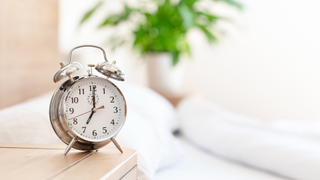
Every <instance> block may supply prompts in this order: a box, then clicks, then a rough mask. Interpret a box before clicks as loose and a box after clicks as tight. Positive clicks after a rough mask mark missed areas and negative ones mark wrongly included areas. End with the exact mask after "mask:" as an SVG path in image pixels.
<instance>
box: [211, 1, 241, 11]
mask: <svg viewBox="0 0 320 180" xmlns="http://www.w3.org/2000/svg"><path fill="white" fill-rule="evenodd" d="M215 1H220V2H225V3H227V4H230V5H232V6H234V7H236V8H238V9H243V5H242V4H241V3H239V2H237V1H234V0H215Z"/></svg>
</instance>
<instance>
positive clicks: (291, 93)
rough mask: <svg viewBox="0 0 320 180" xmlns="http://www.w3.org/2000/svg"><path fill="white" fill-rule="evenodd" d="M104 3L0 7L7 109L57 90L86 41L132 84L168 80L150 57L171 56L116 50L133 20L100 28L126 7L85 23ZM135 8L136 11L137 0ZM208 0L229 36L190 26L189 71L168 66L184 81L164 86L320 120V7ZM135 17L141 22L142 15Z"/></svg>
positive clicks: (35, 2) (259, 111) (275, 115)
mask: <svg viewBox="0 0 320 180" xmlns="http://www.w3.org/2000/svg"><path fill="white" fill-rule="evenodd" d="M98 2H100V1H96V0H92V1H85V0H64V1H57V0H47V1H40V0H28V1H21V0H13V1H6V0H1V1H0V3H1V4H0V42H1V43H0V73H1V78H0V94H1V95H0V108H4V107H7V106H9V105H13V104H16V103H19V102H21V101H23V100H26V99H27V98H30V97H34V96H37V95H39V94H41V93H43V92H46V91H48V90H51V89H54V88H56V87H57V86H58V85H57V84H54V83H53V82H52V76H53V74H54V72H55V71H57V70H58V68H59V62H61V61H66V60H67V56H68V53H69V51H70V49H72V48H73V47H75V46H78V45H83V44H94V45H99V46H102V47H103V48H105V49H106V51H107V56H108V58H109V60H111V61H112V60H116V61H117V65H118V66H120V67H121V68H122V69H123V70H124V71H125V72H126V76H127V81H128V82H133V83H138V84H143V85H146V86H148V85H150V83H149V82H148V79H149V80H150V76H155V77H153V78H155V80H152V81H153V82H158V81H163V79H161V78H162V76H161V75H151V74H150V69H152V68H153V67H154V65H150V63H149V62H148V61H152V60H151V59H156V58H160V59H161V58H162V59H169V61H170V62H171V59H170V56H169V57H148V56H146V55H141V53H139V51H136V50H134V49H133V48H132V45H131V44H130V43H126V44H124V45H123V46H119V47H116V48H115V49H114V50H112V46H113V45H114V44H112V43H110V41H108V39H109V38H110V37H112V36H114V35H115V34H116V35H120V36H124V37H126V36H125V35H128V39H129V41H130V38H132V36H130V32H131V29H133V28H134V27H135V26H134V25H132V23H131V24H130V23H122V24H119V25H117V28H116V27H111V26H110V27H109V26H106V27H103V28H98V26H99V25H100V24H101V23H102V22H103V21H104V20H105V19H106V17H108V16H110V15H112V14H119V13H120V14H121V13H122V12H123V9H124V8H123V1H105V3H104V4H103V5H101V7H99V8H98V9H96V11H95V12H94V14H92V16H91V17H90V18H89V19H88V20H87V21H86V22H85V23H83V24H82V25H81V26H80V22H81V20H82V19H83V17H84V15H85V14H86V13H87V12H88V11H90V10H91V9H92V8H93V7H95V6H96V4H97V3H98ZM125 2H126V3H127V4H129V5H130V6H131V7H135V6H136V3H137V2H136V1H134V0H126V1H125ZM230 2H233V1H230ZM172 3H173V4H174V3H178V1H172ZM204 3H208V4H204V6H205V7H207V8H208V9H209V10H210V12H212V13H213V14H215V15H217V16H222V17H225V18H226V19H227V20H221V21H220V20H219V21H217V22H215V28H216V29H219V30H221V33H220V36H219V38H218V39H219V40H218V41H214V42H213V43H208V38H207V36H206V35H205V34H204V33H203V32H202V31H201V30H199V28H190V30H188V32H187V33H186V40H187V42H188V43H189V46H190V53H191V56H187V55H185V54H183V53H182V54H181V56H180V57H179V62H178V64H177V65H176V66H175V67H178V68H179V70H178V71H181V72H171V71H172V69H170V68H169V69H168V67H163V68H164V69H165V68H167V70H162V69H160V70H161V72H163V76H167V75H168V76H169V79H170V77H171V78H172V79H175V80H174V81H173V82H169V80H168V83H167V85H165V86H169V87H173V89H172V90H170V91H167V90H168V89H167V88H164V89H161V87H160V89H156V90H157V91H158V92H160V93H161V94H163V95H165V96H166V97H168V98H169V99H170V98H176V99H178V100H179V99H181V98H183V97H186V96H189V95H195V94H196V95H197V96H202V97H204V98H206V99H209V100H211V101H213V102H215V103H217V104H219V105H221V106H223V107H224V108H227V109H229V110H231V111H233V112H236V113H240V114H243V115H247V116H251V117H254V118H259V119H262V120H265V121H272V120H275V119H292V120H296V119H306V120H318V119H319V115H320V114H319V109H320V96H319V92H320V74H319V71H318V69H319V68H320V53H319V50H318V49H317V48H318V43H319V42H320V34H319V32H320V25H319V23H317V22H318V17H319V16H320V11H318V9H317V8H318V7H319V6H320V2H319V1H315V0H306V1H297V0H290V1H289V0H282V1H276V0H269V1H261V0H241V1H239V3H241V4H242V6H243V7H242V8H239V7H236V5H230V4H228V3H225V2H216V3H214V4H212V3H211V2H206V1H205V2H204ZM147 9H148V10H149V9H150V11H151V12H153V11H154V10H153V9H156V7H155V6H153V5H152V4H151V5H150V6H148V8H147ZM134 18H136V21H139V16H136V17H134ZM150 35H151V36H152V34H150ZM164 56H166V55H164ZM102 60H103V58H102V55H101V54H100V52H99V51H98V50H94V49H85V50H82V51H79V52H76V53H75V59H74V61H79V62H81V63H84V64H86V63H95V64H96V63H98V62H101V61H102ZM169 65H170V67H171V66H172V64H170V63H169ZM158 66H159V67H160V66H162V65H158ZM158 66H156V67H158ZM163 66H165V65H163ZM156 69H158V68H156ZM158 70H159V69H158ZM152 71H156V70H152ZM82 73H84V72H82ZM159 76H161V77H159ZM176 77H181V79H179V78H176ZM157 78H158V79H157ZM159 78H160V79H159ZM164 81H166V80H164ZM170 83H171V84H170ZM156 84H157V83H156ZM178 85H179V86H178ZM155 88H156V87H155Z"/></svg>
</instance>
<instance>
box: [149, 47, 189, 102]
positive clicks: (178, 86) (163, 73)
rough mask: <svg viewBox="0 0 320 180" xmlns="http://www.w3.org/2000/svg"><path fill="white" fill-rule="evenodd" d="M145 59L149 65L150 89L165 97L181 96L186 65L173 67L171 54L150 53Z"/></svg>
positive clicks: (180, 63)
mask: <svg viewBox="0 0 320 180" xmlns="http://www.w3.org/2000/svg"><path fill="white" fill-rule="evenodd" d="M145 58H146V60H147V64H148V83H149V87H150V88H152V89H154V90H155V91H157V92H158V93H160V94H162V95H165V96H177V95H181V94H182V91H183V80H184V73H185V69H186V65H185V63H183V62H179V63H178V64H177V65H175V66H173V65H172V56H171V54H169V53H149V54H147V55H146V56H145Z"/></svg>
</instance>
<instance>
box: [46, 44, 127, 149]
mask: <svg viewBox="0 0 320 180" xmlns="http://www.w3.org/2000/svg"><path fill="white" fill-rule="evenodd" d="M82 47H94V48H98V49H100V50H101V51H102V52H103V56H104V59H105V62H103V63H99V64H98V65H97V66H96V70H97V71H98V72H100V73H101V74H103V75H105V76H107V78H102V77H98V76H95V75H92V71H91V74H90V73H89V76H83V77H81V78H79V77H78V76H76V77H71V76H70V75H71V74H72V73H74V72H75V71H77V70H79V69H80V68H82V66H81V64H79V63H77V62H73V63H72V52H73V51H74V50H75V49H78V48H82ZM68 60H69V61H68V64H67V65H64V63H60V65H61V69H60V70H59V71H57V72H56V73H55V75H54V77H53V81H54V82H58V81H60V80H61V79H63V78H65V77H67V76H68V77H69V79H68V80H67V81H65V82H64V83H62V84H61V85H60V87H59V88H58V89H57V90H56V91H55V92H54V94H53V96H52V99H51V102H50V109H49V116H50V122H51V125H52V128H53V129H54V131H55V133H56V134H57V136H58V137H59V138H60V139H61V141H62V142H64V143H65V144H66V145H68V146H67V148H66V150H65V152H64V154H65V155H66V154H67V153H68V152H69V151H70V149H71V148H75V149H78V150H86V151H91V150H96V149H99V148H101V147H103V146H105V145H107V144H109V143H110V142H111V141H112V142H113V143H114V145H115V146H116V147H117V148H118V150H119V151H120V152H121V153H123V150H122V149H121V147H120V145H119V144H118V143H117V141H116V140H115V137H116V136H117V135H118V133H119V131H120V130H121V129H122V127H123V125H124V124H125V122H126V117H127V103H126V99H125V97H124V95H123V93H122V92H121V90H120V89H119V88H118V87H117V86H116V85H115V84H114V83H113V82H111V81H109V80H108V78H109V77H111V78H113V79H116V80H120V81H124V79H125V74H124V73H123V71H121V70H120V69H119V68H118V67H116V66H115V61H114V62H113V63H109V62H108V60H107V57H106V53H105V51H104V50H103V49H102V48H101V47H99V46H94V45H82V46H77V47H75V48H73V49H72V50H71V51H70V53H69V59H68ZM89 67H94V65H91V64H90V65H89ZM85 78H101V79H103V80H105V81H108V82H109V83H111V84H112V85H113V86H114V87H115V88H116V89H117V90H118V91H119V93H120V94H121V96H122V97H123V100H124V107H125V111H124V119H123V123H122V125H121V126H120V127H119V129H118V130H117V131H116V132H114V134H113V135H111V137H110V138H107V139H103V140H93V141H88V140H85V139H83V138H82V137H81V136H78V135H76V133H74V132H73V130H72V129H71V128H70V127H69V126H68V123H67V120H66V118H65V112H64V103H65V98H66V96H67V95H68V94H69V92H70V91H71V90H72V89H73V87H75V85H76V84H77V83H78V82H80V81H81V80H82V79H85Z"/></svg>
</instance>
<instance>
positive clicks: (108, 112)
mask: <svg viewBox="0 0 320 180" xmlns="http://www.w3.org/2000/svg"><path fill="white" fill-rule="evenodd" d="M63 110H64V114H65V119H66V121H67V123H68V125H69V127H70V129H72V131H73V132H74V133H75V134H76V135H77V136H79V137H81V138H82V139H85V140H87V141H103V140H106V139H108V138H110V137H112V136H113V135H115V134H116V133H117V132H118V130H119V129H120V128H121V127H122V125H123V124H124V121H125V116H126V103H125V100H124V97H123V95H122V93H121V92H120V90H119V89H118V88H117V87H116V86H115V85H114V84H113V83H111V82H110V81H108V80H106V79H104V78H99V77H88V78H84V79H81V80H79V81H78V82H76V83H75V84H74V85H73V86H72V88H70V90H69V91H68V93H67V96H66V97H65V101H64V109H63Z"/></svg>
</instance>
